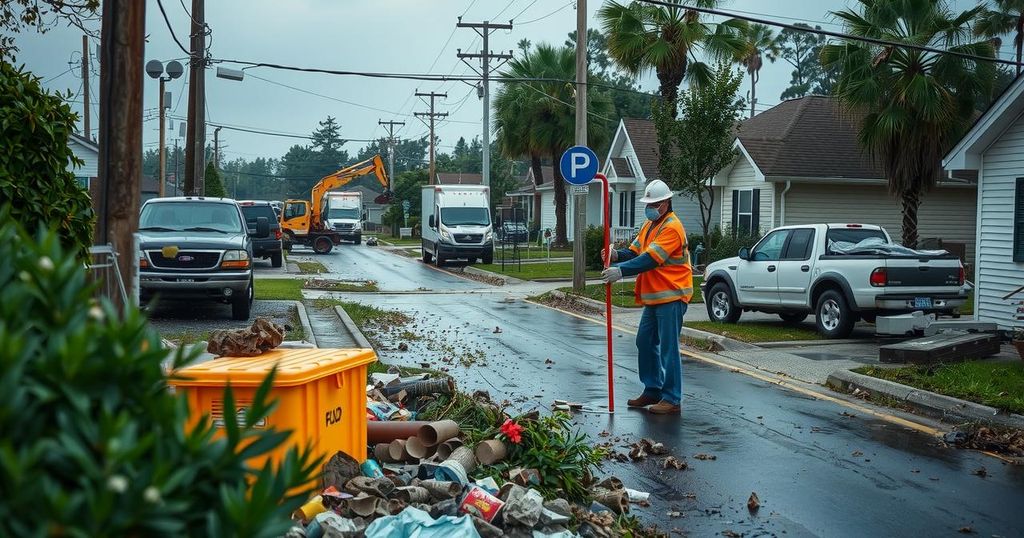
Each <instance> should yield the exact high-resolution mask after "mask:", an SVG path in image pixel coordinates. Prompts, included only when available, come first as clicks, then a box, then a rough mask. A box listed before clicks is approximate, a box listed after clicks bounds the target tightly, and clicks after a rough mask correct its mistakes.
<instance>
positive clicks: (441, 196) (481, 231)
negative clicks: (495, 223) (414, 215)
mask: <svg viewBox="0 0 1024 538" xmlns="http://www.w3.org/2000/svg"><path fill="white" fill-rule="evenodd" d="M422 209H423V212H422V213H421V216H422V219H423V220H422V224H421V228H422V234H421V235H422V243H423V262H424V263H430V262H431V260H433V261H434V262H435V263H437V265H438V267H440V266H441V265H443V264H444V263H445V262H446V261H448V260H453V259H464V260H467V261H469V263H474V262H476V261H477V260H481V261H483V263H492V262H493V261H494V229H493V228H492V226H491V204H490V188H488V187H484V186H480V185H426V186H424V187H423V205H422Z"/></svg>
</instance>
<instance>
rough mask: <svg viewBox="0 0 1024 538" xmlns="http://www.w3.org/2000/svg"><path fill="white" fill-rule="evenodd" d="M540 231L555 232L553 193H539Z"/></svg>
mask: <svg viewBox="0 0 1024 538" xmlns="http://www.w3.org/2000/svg"><path fill="white" fill-rule="evenodd" d="M540 208H541V209H540V229H541V230H544V229H550V230H551V231H552V232H554V231H555V192H554V191H541V193H540Z"/></svg>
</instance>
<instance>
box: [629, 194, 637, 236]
mask: <svg viewBox="0 0 1024 538" xmlns="http://www.w3.org/2000/svg"><path fill="white" fill-rule="evenodd" d="M629 227H630V228H636V191H630V192H629Z"/></svg>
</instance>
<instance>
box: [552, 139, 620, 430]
mask: <svg viewBox="0 0 1024 538" xmlns="http://www.w3.org/2000/svg"><path fill="white" fill-rule="evenodd" d="M597 164H598V161H597V154H595V153H594V152H593V151H592V150H591V149H590V148H588V147H586V146H573V147H571V148H569V149H567V150H566V151H565V153H563V154H562V158H561V159H560V160H559V169H560V170H561V172H562V177H563V178H565V181H566V182H568V183H569V184H571V185H572V189H573V192H576V191H577V189H581V190H582V189H588V184H589V183H590V182H591V181H594V180H595V179H597V180H599V181H601V185H602V187H603V194H604V196H603V197H602V198H603V199H604V219H603V220H604V249H605V252H608V250H609V249H610V248H611V207H610V206H609V200H610V198H609V196H608V178H607V177H605V176H604V174H599V173H598V172H597ZM582 243H583V242H582V241H576V244H574V245H573V250H575V251H577V252H578V251H579V249H583V248H584V245H583V244H582ZM584 253H585V252H584ZM579 258H581V259H582V258H585V256H580V257H579ZM609 258H610V256H605V257H604V260H602V262H603V264H604V267H605V268H607V267H608V265H609V264H610V259H609ZM576 269H580V270H585V269H586V268H585V267H579V268H577V267H573V271H576ZM574 276H575V275H574ZM575 284H576V281H575V278H574V280H573V287H574V288H575V287H576V286H575ZM604 297H605V299H604V302H605V316H604V318H605V331H606V337H607V339H608V411H609V412H611V413H614V412H615V382H614V379H615V361H614V358H613V356H612V285H611V284H605V290H604Z"/></svg>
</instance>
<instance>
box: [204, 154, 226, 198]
mask: <svg viewBox="0 0 1024 538" xmlns="http://www.w3.org/2000/svg"><path fill="white" fill-rule="evenodd" d="M204 177H205V178H206V179H205V180H204V181H205V183H204V184H203V196H209V197H211V198H226V197H227V195H228V191H227V189H225V188H224V182H223V181H221V180H220V172H218V171H217V167H215V166H213V163H208V164H207V165H206V174H205V176H204Z"/></svg>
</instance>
